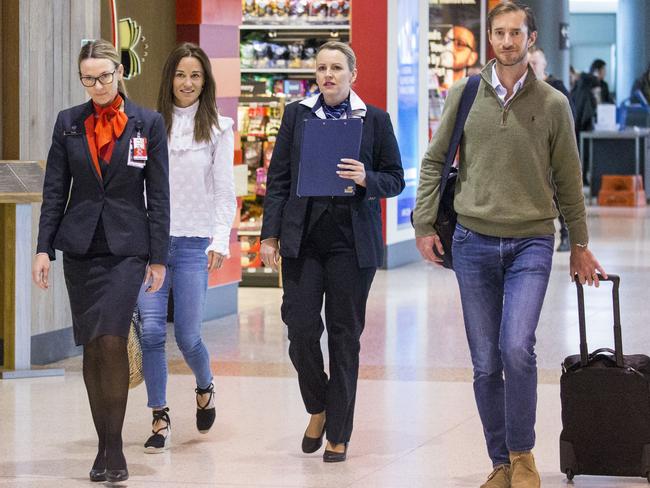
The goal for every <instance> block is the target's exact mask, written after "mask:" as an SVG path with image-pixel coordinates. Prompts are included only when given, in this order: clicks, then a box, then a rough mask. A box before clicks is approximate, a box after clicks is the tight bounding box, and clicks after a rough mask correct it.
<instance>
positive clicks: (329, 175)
mask: <svg viewBox="0 0 650 488" xmlns="http://www.w3.org/2000/svg"><path fill="white" fill-rule="evenodd" d="M362 130H363V120H362V119H359V118H354V119H307V120H305V123H304V126H303V131H302V144H301V146H302V149H301V153H300V166H299V168H298V187H297V190H296V193H297V195H298V196H299V197H334V196H354V189H355V186H356V185H355V183H354V182H353V181H352V180H348V179H344V178H341V177H340V176H339V175H337V174H336V172H337V171H338V170H339V168H338V166H337V165H338V164H340V163H341V158H352V159H359V151H360V149H361V134H362Z"/></svg>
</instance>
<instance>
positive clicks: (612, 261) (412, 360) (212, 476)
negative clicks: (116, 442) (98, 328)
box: [0, 208, 650, 488]
mask: <svg viewBox="0 0 650 488" xmlns="http://www.w3.org/2000/svg"><path fill="white" fill-rule="evenodd" d="M589 213H590V217H589V225H590V230H591V234H592V245H591V247H592V249H593V250H594V252H595V253H596V255H597V256H598V258H599V259H600V261H601V263H602V264H603V265H604V266H605V268H606V270H607V271H609V272H615V273H618V274H620V275H621V278H622V284H621V293H622V296H621V302H622V322H623V333H624V341H623V342H624V349H625V352H626V353H632V352H643V353H650V330H649V329H648V323H647V319H646V317H647V308H646V307H647V305H644V303H645V302H646V300H647V299H648V292H647V284H646V282H647V281H648V280H649V278H648V276H649V275H650V274H649V271H650V269H649V268H650V211H649V210H646V209H640V210H629V209H597V208H591V209H590V212H589ZM604 286H605V288H604V289H601V290H598V291H594V290H588V292H587V294H586V295H587V305H588V312H587V321H588V326H589V341H590V342H589V347H590V349H595V348H597V347H603V346H608V345H610V344H611V342H612V340H611V337H612V332H611V312H610V309H609V303H610V302H609V296H610V295H609V285H607V284H606V285H604ZM280 297H281V292H280V290H277V289H250V288H249V289H241V290H240V314H239V316H238V317H235V316H233V317H228V318H225V319H222V320H217V321H213V322H209V323H206V324H205V334H204V336H205V339H206V341H207V343H208V346H209V349H210V352H211V354H212V357H213V361H214V369H215V372H216V375H217V376H216V378H215V383H216V386H217V390H218V398H217V412H218V413H217V422H216V424H215V427H214V428H213V430H212V431H211V432H210V433H209V434H207V435H200V434H198V433H197V432H196V430H195V427H194V424H193V422H194V419H193V415H194V410H193V409H194V394H193V393H194V392H193V388H194V384H193V381H192V380H193V378H192V377H191V376H190V375H189V374H188V373H189V370H188V369H187V367H186V366H185V365H184V363H183V361H182V359H180V356H179V353H178V350H177V349H176V346H175V345H174V344H171V343H170V344H169V348H170V352H171V359H170V361H171V370H172V372H173V374H172V375H171V376H170V381H169V393H170V394H169V401H170V407H171V415H172V422H173V447H172V449H171V450H170V451H168V452H166V453H164V454H161V455H146V454H144V453H143V452H142V449H141V446H142V443H143V442H144V440H145V438H146V437H147V434H148V430H149V419H150V414H149V412H148V411H147V409H146V408H145V404H146V398H145V390H144V387H143V386H140V387H138V388H136V389H135V390H133V391H132V392H131V396H130V397H129V408H128V412H127V420H126V425H125V429H124V434H125V442H126V456H127V460H128V461H129V470H130V472H131V479H130V480H129V481H128V482H127V483H123V484H122V485H123V486H132V487H185V486H188V487H189V486H206V487H208V486H209V487H220V488H225V487H232V488H235V487H237V488H244V487H246V488H248V487H251V488H252V487H260V488H262V487H301V488H312V487H313V488H316V487H323V488H326V487H327V488H329V487H339V486H340V487H354V488H375V487H376V488H388V487H390V488H407V487H408V488H420V487H427V488H429V487H433V488H447V487H478V486H479V485H480V484H481V483H482V482H483V480H484V478H485V476H486V475H487V473H488V472H489V471H490V464H489V460H488V458H487V455H486V452H485V447H484V442H483V436H482V432H481V426H480V421H479V419H478V416H477V412H476V407H475V404H474V399H473V394H472V385H471V369H470V362H469V356H468V352H467V346H466V343H465V337H464V331H463V326H462V317H461V314H460V307H459V298H458V291H457V286H456V283H455V279H454V276H453V274H452V273H451V272H448V271H445V270H442V269H438V268H434V267H432V266H426V265H424V264H421V263H417V264H412V265H409V266H405V267H403V268H398V269H395V270H391V271H388V272H386V271H380V272H379V273H378V274H377V278H376V280H375V283H374V285H373V289H372V291H371V296H370V299H369V304H368V318H367V325H366V331H365V332H364V336H363V340H362V355H361V378H362V379H361V380H360V382H359V393H358V395H357V410H356V417H355V431H354V434H353V438H352V442H351V443H350V448H349V458H348V461H347V462H346V463H342V464H338V465H326V464H324V463H323V462H322V461H321V458H320V454H321V453H319V454H314V455H304V454H302V452H301V451H300V440H301V437H302V433H303V430H304V427H305V425H306V420H307V415H306V414H305V412H304V409H303V407H302V404H301V400H300V395H299V391H298V385H297V381H296V379H295V373H294V371H293V368H292V366H291V364H290V362H289V359H288V356H287V353H286V351H287V345H288V344H287V338H286V331H285V327H284V326H283V324H282V323H281V321H280V317H279V305H280ZM576 324H577V314H576V298H575V288H574V287H573V286H572V285H571V284H570V283H569V280H568V255H566V254H556V256H555V262H554V269H553V274H552V277H551V283H550V287H549V292H548V294H547V298H546V302H545V306H544V310H543V313H542V317H541V321H540V326H539V329H538V347H537V354H538V362H539V367H540V386H539V405H538V422H537V437H538V441H537V447H536V457H537V462H538V466H539V468H540V471H541V472H542V479H543V483H542V486H544V487H549V488H555V487H564V486H567V485H570V484H568V483H567V481H566V479H565V478H564V476H563V475H562V474H561V473H560V472H559V455H558V436H559V432H560V429H561V423H560V402H559V385H558V380H559V375H560V368H559V365H560V362H561V361H562V359H563V358H564V357H565V356H566V355H568V354H574V353H576V352H577V351H578V346H577V343H578V332H577V325H576ZM80 364H81V361H80V358H72V359H69V360H66V361H63V362H62V363H60V364H59V366H63V367H65V368H66V375H65V377H63V378H44V379H31V380H6V381H0V486H2V487H4V486H7V487H59V486H60V487H72V486H87V485H89V481H88V478H87V473H88V470H89V468H90V464H91V463H92V459H93V457H94V452H93V450H94V443H95V434H94V430H93V428H92V422H91V419H90V412H89V408H88V404H87V399H86V393H85V390H84V387H83V382H82V379H81V375H80ZM647 485H648V483H647V481H645V480H644V479H642V478H606V477H588V476H578V477H576V478H575V479H574V486H576V487H612V488H623V487H635V486H637V487H642V486H647Z"/></svg>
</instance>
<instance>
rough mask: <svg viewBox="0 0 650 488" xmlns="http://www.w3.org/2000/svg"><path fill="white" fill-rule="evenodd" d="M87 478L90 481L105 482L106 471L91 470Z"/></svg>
mask: <svg viewBox="0 0 650 488" xmlns="http://www.w3.org/2000/svg"><path fill="white" fill-rule="evenodd" d="M88 476H89V477H90V481H106V469H105V468H103V469H91V470H90V473H89V475H88Z"/></svg>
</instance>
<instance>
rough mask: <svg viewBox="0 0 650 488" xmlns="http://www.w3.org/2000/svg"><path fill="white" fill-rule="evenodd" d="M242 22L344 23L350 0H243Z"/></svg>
mask: <svg viewBox="0 0 650 488" xmlns="http://www.w3.org/2000/svg"><path fill="white" fill-rule="evenodd" d="M242 12H243V15H244V19H243V20H244V23H246V24H254V23H267V24H289V23H319V24H322V23H346V22H348V21H349V19H350V0H243V1H242Z"/></svg>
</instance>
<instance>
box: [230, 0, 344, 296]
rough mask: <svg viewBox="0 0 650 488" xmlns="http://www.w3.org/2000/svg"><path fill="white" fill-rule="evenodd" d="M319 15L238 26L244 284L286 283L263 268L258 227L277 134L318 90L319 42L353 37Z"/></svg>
mask: <svg viewBox="0 0 650 488" xmlns="http://www.w3.org/2000/svg"><path fill="white" fill-rule="evenodd" d="M247 1H249V3H250V2H257V0H247ZM305 3H306V4H307V2H306V0H305ZM314 3H316V2H314ZM323 4H325V2H323ZM310 5H311V4H310ZM314 19H315V17H312V19H311V21H309V20H307V21H305V20H297V21H295V22H294V23H284V24H282V23H277V24H276V23H273V22H274V20H273V19H269V18H266V19H260V20H259V23H253V22H254V21H250V20H248V21H247V19H246V18H244V19H243V20H244V24H242V25H240V26H239V30H240V56H241V68H240V72H241V81H242V92H241V94H240V97H239V106H238V126H239V127H240V131H241V132H240V137H241V145H242V159H243V161H242V162H243V164H245V165H246V166H247V167H248V194H247V195H246V196H244V197H243V198H242V215H241V221H242V224H244V226H243V228H240V229H239V231H238V238H239V242H240V246H241V255H242V262H241V264H242V281H241V286H250V287H253V286H258V287H278V286H282V278H281V276H280V273H278V272H277V271H273V270H272V269H270V268H266V267H264V264H263V263H262V261H261V256H260V246H261V242H260V229H259V227H257V228H255V224H259V223H261V219H262V213H263V205H264V198H265V196H266V175H267V171H268V167H269V164H270V160H271V155H272V152H273V148H274V144H275V137H276V134H277V132H278V130H279V126H280V121H281V119H282V114H283V112H284V107H285V106H286V104H288V103H290V102H292V101H295V100H302V99H304V98H305V97H307V96H311V95H312V94H314V93H317V89H318V87H317V85H316V81H315V56H316V51H317V48H318V46H319V45H320V44H322V43H323V42H325V41H327V40H341V41H343V42H348V41H349V38H350V23H349V21H348V22H346V21H342V22H339V23H336V22H327V21H326V20H325V21H323V20H321V21H320V22H318V21H316V20H314ZM254 66H255V67H254ZM246 226H248V228H246Z"/></svg>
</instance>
